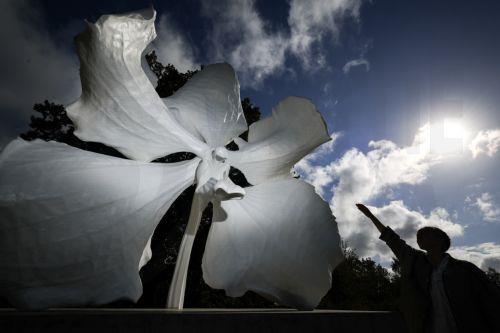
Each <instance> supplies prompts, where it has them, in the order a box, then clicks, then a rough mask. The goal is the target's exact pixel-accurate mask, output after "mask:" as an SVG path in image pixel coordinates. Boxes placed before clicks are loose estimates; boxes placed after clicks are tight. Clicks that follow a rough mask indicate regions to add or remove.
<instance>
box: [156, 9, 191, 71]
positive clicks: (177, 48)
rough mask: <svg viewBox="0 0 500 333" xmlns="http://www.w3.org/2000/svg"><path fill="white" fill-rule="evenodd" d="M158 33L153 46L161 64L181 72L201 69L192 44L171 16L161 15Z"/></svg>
mask: <svg viewBox="0 0 500 333" xmlns="http://www.w3.org/2000/svg"><path fill="white" fill-rule="evenodd" d="M156 31H157V37H156V39H155V40H154V41H153V44H154V47H155V50H156V53H157V54H158V58H159V60H160V61H161V62H163V63H164V64H167V63H170V64H172V65H174V66H175V67H176V68H177V69H178V70H179V71H181V72H186V71H188V70H193V69H198V68H199V64H198V63H197V62H196V61H195V56H194V50H193V48H192V47H191V44H190V43H189V42H188V41H187V39H186V37H185V36H184V35H183V34H182V33H181V31H180V30H179V29H178V28H177V27H176V26H175V24H174V23H173V21H172V18H171V17H170V15H168V14H167V13H162V14H161V16H160V19H159V21H158V22H157V25H156Z"/></svg>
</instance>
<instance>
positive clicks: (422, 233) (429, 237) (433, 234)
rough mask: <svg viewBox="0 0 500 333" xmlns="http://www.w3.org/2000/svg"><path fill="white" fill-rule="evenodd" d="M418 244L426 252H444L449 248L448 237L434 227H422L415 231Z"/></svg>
mask: <svg viewBox="0 0 500 333" xmlns="http://www.w3.org/2000/svg"><path fill="white" fill-rule="evenodd" d="M417 243H418V246H419V247H420V248H421V249H422V250H425V251H427V252H437V253H445V252H446V251H448V249H449V248H450V237H448V235H447V234H446V232H444V231H443V230H441V229H439V228H436V227H423V228H421V229H419V230H418V231H417Z"/></svg>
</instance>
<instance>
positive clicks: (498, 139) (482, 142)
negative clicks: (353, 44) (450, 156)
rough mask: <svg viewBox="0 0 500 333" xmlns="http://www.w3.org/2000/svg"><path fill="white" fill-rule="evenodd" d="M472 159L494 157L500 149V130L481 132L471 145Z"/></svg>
mask: <svg viewBox="0 0 500 333" xmlns="http://www.w3.org/2000/svg"><path fill="white" fill-rule="evenodd" d="M469 149H470V151H471V152H472V157H474V158H476V157H478V156H479V155H481V154H484V155H487V156H490V157H491V156H493V155H494V154H495V153H496V152H497V151H498V150H499V149H500V129H493V130H485V131H480V132H479V133H477V135H476V136H475V137H474V139H472V141H471V142H470V144H469Z"/></svg>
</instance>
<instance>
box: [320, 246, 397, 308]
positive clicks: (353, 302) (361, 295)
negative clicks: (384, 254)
mask: <svg viewBox="0 0 500 333" xmlns="http://www.w3.org/2000/svg"><path fill="white" fill-rule="evenodd" d="M344 256H345V260H344V261H343V262H342V263H341V264H340V265H338V266H337V267H336V268H335V271H334V272H333V275H332V286H333V288H332V289H330V291H329V292H328V293H327V294H326V296H325V297H324V298H323V300H322V301H321V303H320V305H319V308H321V309H349V310H395V309H396V308H397V298H398V294H399V283H398V282H397V279H395V278H394V276H393V275H391V273H389V271H388V270H387V269H385V268H384V267H382V266H380V265H379V264H377V263H376V262H374V261H373V260H372V259H370V258H360V257H359V256H358V255H357V254H356V253H355V252H354V251H353V250H352V249H349V248H346V249H344Z"/></svg>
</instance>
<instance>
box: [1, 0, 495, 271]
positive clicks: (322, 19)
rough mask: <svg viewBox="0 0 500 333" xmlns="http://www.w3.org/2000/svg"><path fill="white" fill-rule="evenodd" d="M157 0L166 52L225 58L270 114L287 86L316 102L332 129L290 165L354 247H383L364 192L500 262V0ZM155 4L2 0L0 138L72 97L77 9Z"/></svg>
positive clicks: (404, 220) (473, 256)
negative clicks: (48, 105)
mask: <svg viewBox="0 0 500 333" xmlns="http://www.w3.org/2000/svg"><path fill="white" fill-rule="evenodd" d="M152 3H153V5H154V7H155V9H156V10H157V12H158V17H157V32H158V37H157V39H156V40H155V41H154V42H153V44H152V45H151V48H153V49H155V50H157V53H158V55H159V58H160V60H162V61H163V62H165V63H166V62H171V63H173V64H174V65H176V66H177V67H179V68H181V69H184V70H185V69H190V68H197V67H198V66H199V65H200V64H208V63H213V62H220V61H227V62H229V63H231V64H232V65H233V66H234V67H235V69H236V71H237V73H238V76H239V78H240V82H241V85H242V90H241V94H242V96H248V97H250V98H251V100H252V101H253V102H254V103H255V104H256V105H258V106H260V107H261V110H262V112H263V113H264V115H265V114H267V113H269V112H270V110H271V109H272V107H273V106H274V105H276V104H277V103H278V102H279V101H280V100H281V99H282V98H284V97H286V96H288V95H298V96H305V97H308V98H310V99H312V100H313V101H314V103H315V104H316V106H317V108H318V110H320V111H321V113H322V114H323V116H324V118H325V120H326V121H327V124H328V127H329V130H330V132H331V133H332V137H333V138H334V140H332V142H331V143H330V144H326V145H325V146H323V147H321V148H320V149H319V150H317V151H316V152H315V153H314V154H312V155H311V156H309V157H308V158H306V159H305V160H303V161H301V162H300V163H299V165H298V166H297V167H296V170H297V171H298V172H299V173H300V174H301V176H302V178H303V179H305V180H307V181H309V182H311V183H312V184H314V185H315V186H316V189H317V192H318V193H320V194H321V195H322V196H323V197H324V198H325V200H327V201H329V202H330V205H331V207H332V210H333V212H334V213H335V215H336V216H337V220H338V223H339V229H340V232H341V235H342V236H343V237H344V238H345V239H346V240H347V241H348V243H349V244H350V245H351V246H353V247H355V248H357V249H358V251H359V252H360V253H361V254H363V255H366V256H372V257H374V258H376V259H377V260H378V261H380V262H382V263H387V262H388V260H389V259H390V253H389V252H388V251H387V248H386V247H384V245H383V244H381V242H380V241H378V235H377V234H376V232H375V229H374V228H373V227H372V226H371V225H369V224H368V222H367V221H366V220H364V219H363V218H362V217H361V216H360V215H359V214H358V212H356V211H355V209H354V206H353V204H354V203H355V202H358V201H361V202H365V203H367V204H369V205H371V206H374V207H377V208H376V209H377V213H378V214H379V215H380V216H381V217H382V219H383V220H384V221H385V222H386V223H387V224H389V225H391V226H393V227H394V228H395V229H396V230H398V231H399V232H400V233H401V234H402V236H403V237H404V238H406V239H407V240H408V241H410V242H414V240H413V239H414V232H415V230H416V229H418V228H419V227H421V226H423V225H428V224H432V225H438V226H440V227H442V228H443V229H445V230H446V231H447V232H448V233H449V234H450V235H451V236H452V243H453V245H454V247H453V249H452V251H451V252H452V254H453V255H456V256H458V257H461V258H465V259H469V260H472V261H473V262H475V263H476V264H477V265H479V266H482V267H483V268H485V267H487V266H492V267H495V268H497V269H500V191H499V189H498V185H499V183H500V180H499V177H500V176H499V175H498V172H497V170H498V167H499V166H500V157H499V154H500V152H499V151H498V150H499V149H500V111H499V110H498V105H500V93H499V92H500V66H498V59H500V44H499V42H498V36H499V35H500V3H498V1H489V0H484V1H481V2H473V1H416V0H415V1H397V0H387V1H377V0H374V1H348V0H337V1H315V2H307V1H300V0H290V1H249V0H247V1H243V0H235V1H198V0H188V1H153V2H152ZM150 4H151V1H139V0H135V1H132V0H129V1H80V2H76V3H75V2H72V3H70V2H54V1H38V2H36V3H35V2H31V1H27V0H23V1H4V2H2V4H1V5H0V9H1V10H0V13H1V14H0V18H1V19H2V21H3V22H4V27H8V28H6V29H2V31H1V32H0V38H1V40H2V44H3V45H4V46H5V47H4V51H3V52H2V55H0V66H1V69H2V77H1V78H0V105H1V109H2V111H1V113H0V121H1V133H0V143H1V145H2V146H3V145H5V144H6V143H7V142H8V141H9V140H11V139H12V138H13V137H15V136H16V135H17V134H18V133H19V132H21V131H24V130H25V129H26V127H27V124H28V121H29V116H30V115H31V107H32V104H33V103H35V102H40V101H42V100H44V99H49V100H51V101H55V102H60V103H63V104H67V103H69V102H71V101H73V100H75V99H77V98H78V96H79V93H80V85H79V78H78V60H77V57H76V54H75V53H74V50H73V43H72V39H73V37H74V35H76V34H77V33H78V32H80V31H81V30H82V29H83V28H84V26H85V24H84V22H83V20H84V19H87V20H90V21H95V20H96V19H97V18H98V17H99V16H100V15H102V14H109V13H118V12H124V11H131V10H136V9H140V8H144V7H147V6H149V5H150Z"/></svg>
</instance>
